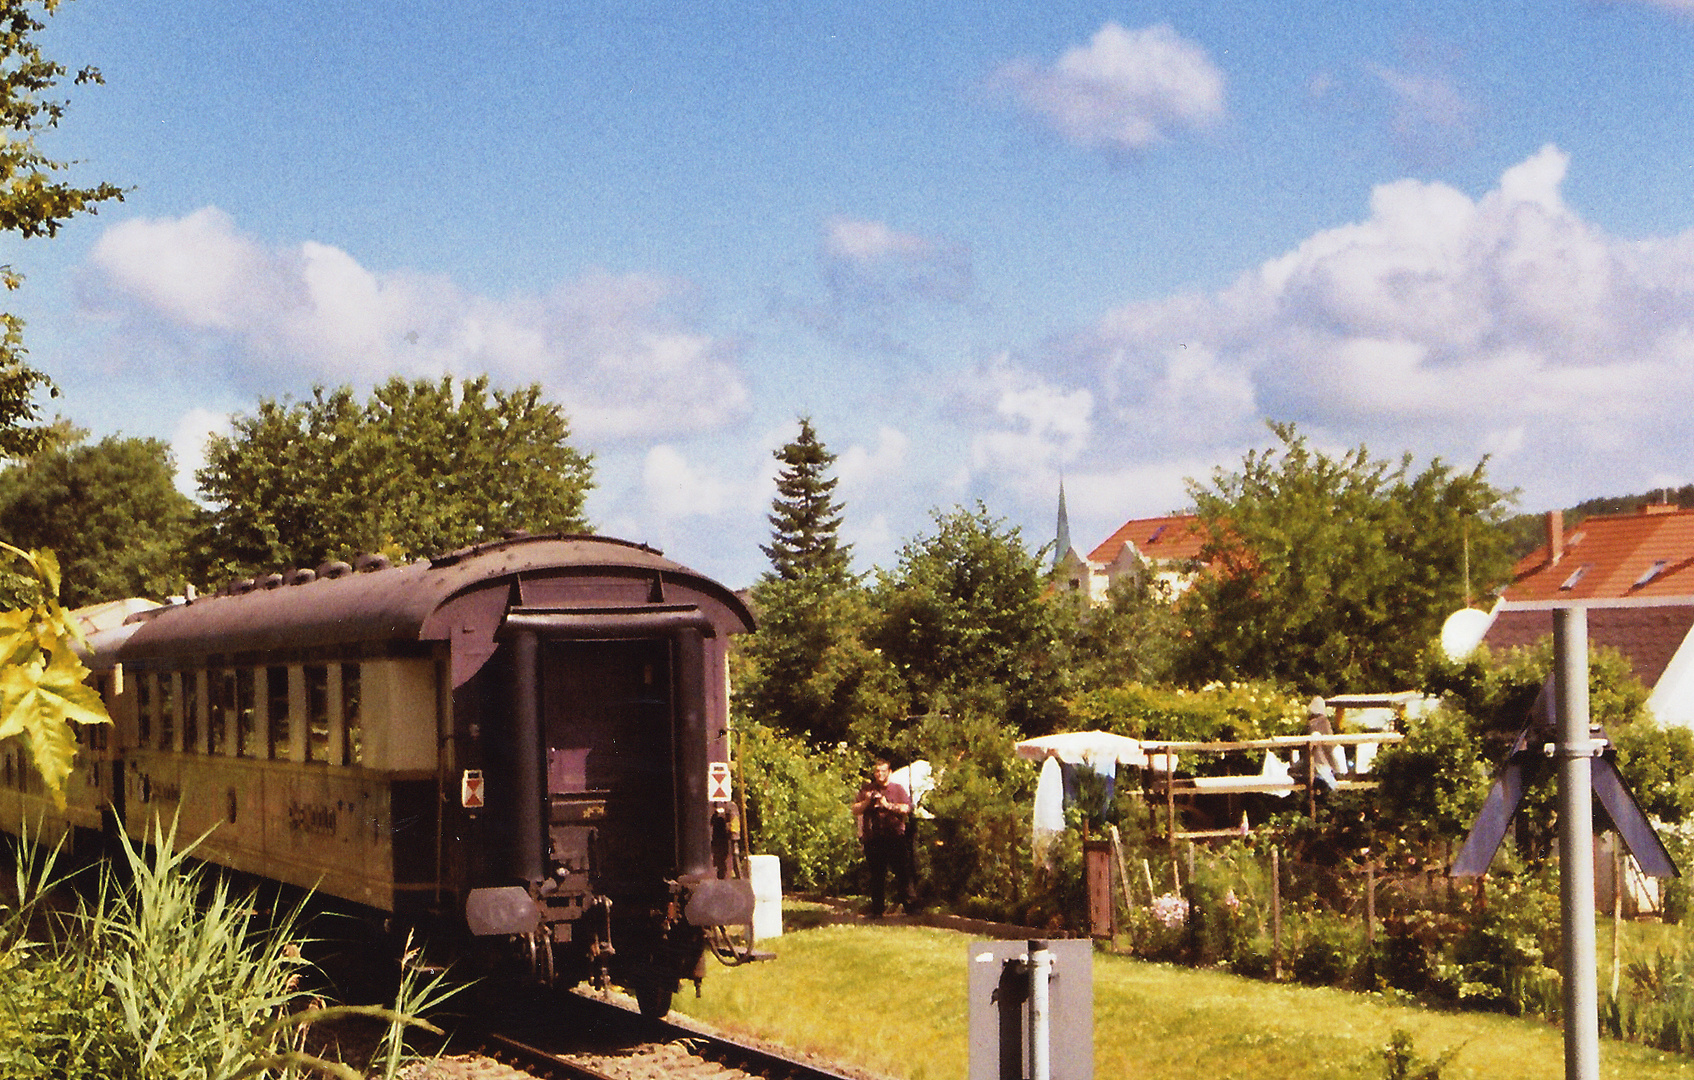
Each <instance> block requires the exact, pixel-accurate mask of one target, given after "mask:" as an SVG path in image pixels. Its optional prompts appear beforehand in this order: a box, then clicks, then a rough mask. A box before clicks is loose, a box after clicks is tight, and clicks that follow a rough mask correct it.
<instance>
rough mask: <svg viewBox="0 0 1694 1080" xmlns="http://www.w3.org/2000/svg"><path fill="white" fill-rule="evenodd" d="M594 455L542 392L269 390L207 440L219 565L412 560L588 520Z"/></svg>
mask: <svg viewBox="0 0 1694 1080" xmlns="http://www.w3.org/2000/svg"><path fill="white" fill-rule="evenodd" d="M592 473H593V470H592V460H591V458H590V457H589V455H586V454H583V453H581V452H579V451H578V450H576V449H575V448H574V447H572V446H571V445H570V425H569V422H568V421H567V419H566V417H565V414H564V411H563V410H562V409H561V408H560V407H559V406H558V405H556V404H554V403H552V402H549V401H545V400H543V398H542V396H541V388H540V387H539V386H537V385H531V386H527V387H523V388H520V389H518V390H512V391H505V390H491V389H489V386H488V380H487V379H486V378H476V379H469V380H466V381H464V382H462V383H458V384H455V382H454V380H453V378H452V377H451V376H447V377H444V378H442V379H440V380H439V381H434V382H432V381H430V380H427V379H420V380H417V381H408V380H406V379H402V378H398V377H396V378H393V379H390V380H389V381H388V382H386V383H384V384H382V385H381V386H379V387H377V388H376V390H375V391H373V392H372V394H371V396H370V399H369V400H368V401H365V402H360V401H358V400H357V399H356V398H355V397H354V394H353V391H352V389H351V388H349V387H345V386H343V387H340V388H337V389H334V390H326V389H325V388H323V387H317V388H315V389H314V390H313V391H312V396H311V399H310V400H307V401H286V400H285V401H280V402H279V401H276V400H272V399H266V400H263V401H261V402H260V403H259V407H258V409H257V410H256V411H255V412H254V413H252V414H251V415H243V416H238V417H236V419H235V423H234V430H233V431H232V433H231V434H229V435H228V436H220V437H214V438H213V439H212V440H211V442H210V443H209V444H208V446H207V451H206V465H205V467H204V468H202V469H201V470H200V471H199V472H198V473H196V474H195V475H196V478H197V479H198V481H199V483H200V491H201V494H202V495H203V496H204V497H205V498H206V499H207V500H208V501H209V502H210V503H212V505H213V508H214V509H213V511H212V515H211V521H210V533H209V538H208V540H207V544H206V546H207V548H208V549H209V550H211V551H214V552H217V553H218V558H217V563H216V564H215V565H214V566H213V567H211V568H210V569H211V571H212V572H213V573H241V574H249V573H254V572H257V571H260V570H267V569H278V568H282V567H288V566H315V565H317V564H318V563H320V562H322V561H323V560H325V559H333V558H347V557H349V556H351V555H354V554H356V553H359V552H366V551H370V552H383V553H385V554H388V555H390V556H391V557H394V558H401V559H410V558H418V557H422V556H427V555H433V554H440V553H442V552H446V551H451V550H453V549H455V548H459V547H463V546H465V545H467V544H473V543H478V542H481V541H485V540H492V539H498V538H499V537H500V536H501V535H502V534H503V533H504V532H506V531H508V530H513V529H527V530H529V531H531V532H579V531H585V530H586V529H587V522H586V519H585V518H584V516H583V500H584V498H585V497H586V495H587V493H588V490H589V488H590V487H591V486H592V483H593V481H592Z"/></svg>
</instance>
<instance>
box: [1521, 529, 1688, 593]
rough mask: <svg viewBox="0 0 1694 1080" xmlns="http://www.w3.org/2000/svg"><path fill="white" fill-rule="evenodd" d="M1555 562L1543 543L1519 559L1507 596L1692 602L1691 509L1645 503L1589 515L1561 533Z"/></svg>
mask: <svg viewBox="0 0 1694 1080" xmlns="http://www.w3.org/2000/svg"><path fill="white" fill-rule="evenodd" d="M1563 547H1564V553H1563V555H1562V556H1561V557H1560V558H1559V559H1558V560H1557V561H1556V562H1555V561H1552V560H1550V559H1549V558H1548V546H1547V545H1546V544H1543V545H1542V546H1541V547H1540V548H1538V549H1536V550H1535V551H1533V552H1531V553H1530V554H1528V555H1526V556H1524V558H1523V559H1521V560H1519V562H1518V565H1517V567H1516V568H1515V570H1514V571H1513V574H1512V583H1511V584H1510V585H1508V586H1506V594H1505V598H1506V599H1507V600H1596V599H1599V600H1618V599H1627V598H1636V597H1641V598H1657V597H1672V596H1686V597H1689V598H1690V599H1691V600H1694V510H1678V509H1676V508H1675V507H1663V508H1660V507H1648V508H1647V510H1645V511H1641V512H1638V513H1634V514H1608V515H1605V516H1601V517H1591V518H1588V519H1587V520H1585V521H1583V522H1582V523H1580V524H1579V525H1577V526H1576V527H1575V528H1573V529H1570V530H1568V531H1567V532H1566V533H1565V535H1564V544H1563Z"/></svg>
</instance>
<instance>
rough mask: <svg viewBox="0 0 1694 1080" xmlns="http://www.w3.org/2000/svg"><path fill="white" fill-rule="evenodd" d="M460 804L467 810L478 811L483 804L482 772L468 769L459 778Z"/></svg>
mask: <svg viewBox="0 0 1694 1080" xmlns="http://www.w3.org/2000/svg"><path fill="white" fill-rule="evenodd" d="M459 802H460V804H461V805H463V806H464V807H465V809H467V810H478V809H481V808H482V804H483V790H482V770H481V769H466V770H465V772H464V775H463V776H461V777H459Z"/></svg>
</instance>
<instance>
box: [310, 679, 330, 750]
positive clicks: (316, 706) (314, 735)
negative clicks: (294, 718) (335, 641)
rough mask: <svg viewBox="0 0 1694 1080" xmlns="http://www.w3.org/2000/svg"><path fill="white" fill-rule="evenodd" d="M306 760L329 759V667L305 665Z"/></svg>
mask: <svg viewBox="0 0 1694 1080" xmlns="http://www.w3.org/2000/svg"><path fill="white" fill-rule="evenodd" d="M306 760H307V761H322V762H326V763H327V762H328V761H329V667H328V666H327V665H325V664H307V665H306Z"/></svg>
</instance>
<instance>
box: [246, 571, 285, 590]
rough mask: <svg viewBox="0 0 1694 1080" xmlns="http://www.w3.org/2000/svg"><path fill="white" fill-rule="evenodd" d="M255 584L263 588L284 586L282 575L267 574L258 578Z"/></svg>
mask: <svg viewBox="0 0 1694 1080" xmlns="http://www.w3.org/2000/svg"><path fill="white" fill-rule="evenodd" d="M253 584H255V585H257V586H258V587H259V588H261V589H280V588H282V575H281V574H266V575H265V576H264V577H262V578H258V579H256V580H255V581H254V582H253Z"/></svg>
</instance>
